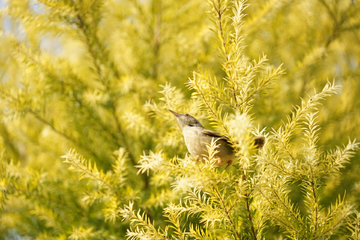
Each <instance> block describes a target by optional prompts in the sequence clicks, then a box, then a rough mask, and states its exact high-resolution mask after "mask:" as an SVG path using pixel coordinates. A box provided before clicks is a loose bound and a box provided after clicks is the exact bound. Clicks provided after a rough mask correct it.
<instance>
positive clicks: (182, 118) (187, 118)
mask: <svg viewBox="0 0 360 240" xmlns="http://www.w3.org/2000/svg"><path fill="white" fill-rule="evenodd" d="M169 111H170V112H171V113H172V114H174V116H175V117H176V120H177V122H178V124H179V127H180V128H181V130H183V129H184V128H192V127H201V128H203V125H201V123H200V122H199V121H198V120H197V119H196V118H194V117H193V116H191V115H189V114H187V113H177V112H174V111H172V110H170V109H169Z"/></svg>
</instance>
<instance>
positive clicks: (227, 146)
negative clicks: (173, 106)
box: [169, 110, 265, 169]
mask: <svg viewBox="0 0 360 240" xmlns="http://www.w3.org/2000/svg"><path fill="white" fill-rule="evenodd" d="M169 111H170V112H171V113H172V114H174V115H175V117H176V120H177V122H178V124H179V127H180V128H181V131H182V134H183V136H184V140H185V144H186V147H187V149H188V150H189V152H190V154H191V155H193V156H194V157H197V158H199V157H201V156H204V155H206V154H207V147H206V145H207V144H210V143H211V141H213V140H215V141H216V144H217V145H218V149H217V150H218V151H219V152H218V153H217V154H216V155H215V157H217V158H218V162H217V163H216V164H215V166H221V165H224V164H227V166H226V168H225V169H227V168H228V167H229V166H230V165H231V164H232V160H233V158H234V157H235V151H234V148H233V147H232V146H231V145H232V144H231V142H230V139H229V138H228V137H226V136H224V135H221V134H220V133H217V132H214V131H211V130H208V129H206V128H204V127H203V125H201V123H200V122H199V121H198V120H197V119H196V118H194V117H193V116H191V115H189V114H187V113H177V112H174V111H172V110H169ZM264 144H265V137H264V136H258V137H256V138H255V139H254V145H255V147H256V148H257V149H259V148H262V147H263V146H264Z"/></svg>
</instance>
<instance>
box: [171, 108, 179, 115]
mask: <svg viewBox="0 0 360 240" xmlns="http://www.w3.org/2000/svg"><path fill="white" fill-rule="evenodd" d="M169 111H170V112H171V113H172V114H174V115H175V117H180V113H177V112H174V111H173V110H170V109H169Z"/></svg>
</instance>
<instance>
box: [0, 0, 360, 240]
mask: <svg viewBox="0 0 360 240" xmlns="http://www.w3.org/2000/svg"><path fill="white" fill-rule="evenodd" d="M248 3H249V7H248V8H247V9H246V14H247V16H246V17H245V24H244V28H243V34H245V36H246V37H245V43H246V45H247V47H246V48H245V50H244V52H245V55H246V56H248V58H249V59H258V58H259V56H260V55H262V53H264V54H266V55H267V58H268V59H269V61H268V65H269V67H270V66H279V65H280V64H284V66H283V68H284V69H285V71H286V73H285V74H284V75H282V77H281V78H279V80H278V81H277V84H273V85H272V86H271V88H269V89H267V90H265V91H263V92H261V93H260V94H258V95H257V96H256V101H255V102H254V103H255V107H254V108H253V109H252V114H253V119H254V122H255V123H256V124H259V126H261V128H263V127H266V128H267V130H270V129H272V128H276V127H278V126H279V125H280V123H281V122H282V121H285V120H286V119H285V116H286V115H288V114H289V112H290V111H291V110H292V109H293V106H294V105H296V104H300V98H306V96H307V94H312V93H313V92H314V89H316V90H318V91H319V90H320V89H321V88H322V87H323V86H324V85H325V83H326V82H327V80H331V81H332V80H333V79H335V82H336V83H338V84H341V86H342V89H341V92H340V93H339V94H337V95H335V96H333V97H331V98H329V99H328V100H327V101H326V102H325V103H324V105H323V106H321V111H320V119H319V120H320V124H321V128H322V131H321V139H320V142H319V144H320V145H323V146H324V149H328V148H334V146H341V145H342V143H345V142H347V141H348V138H349V137H350V138H351V139H354V138H357V139H359V138H360V129H359V127H358V126H359V125H360V114H359V110H360V98H359V94H360V69H359V63H360V30H359V28H360V3H359V2H358V1H357V0H302V1H299V0H268V1H263V0H251V1H249V2H248ZM207 12H208V6H207V3H206V1H203V0H192V1H187V0H166V1H163V0H102V1H100V0H56V1H54V0H37V1H35V0H8V1H6V2H5V1H4V2H1V10H0V15H1V19H0V24H1V30H0V46H1V48H0V49H1V50H0V77H1V79H0V81H1V88H0V96H1V99H0V109H1V111H0V114H1V121H0V149H1V161H2V162H1V167H0V177H1V179H0V190H1V192H0V206H1V214H0V239H11V237H13V238H19V237H23V238H27V237H33V238H36V239H50V238H52V239H55V238H57V239H66V238H68V237H70V238H73V239H76V237H74V236H79V234H77V233H82V234H83V235H82V236H84V237H83V239H89V238H94V239H101V238H102V239H111V238H114V239H115V238H120V239H121V238H122V237H124V236H125V231H126V228H127V227H128V223H127V222H123V223H121V222H116V223H114V222H113V221H111V217H110V216H111V213H109V212H106V211H104V209H105V207H104V206H109V205H111V204H115V207H116V206H122V205H123V204H128V202H129V200H134V201H136V203H137V205H138V207H140V208H142V209H144V210H145V211H146V212H147V214H148V215H149V216H150V217H151V218H152V219H156V220H157V222H158V223H160V224H161V221H162V219H163V217H162V214H163V212H162V207H163V206H164V204H165V203H168V202H170V201H176V200H178V199H179V198H180V196H178V195H177V194H175V193H174V192H172V191H171V190H170V191H169V189H170V186H169V184H168V180H167V179H158V178H156V177H154V176H152V175H151V174H149V175H146V174H145V175H141V174H140V175H137V174H136V173H137V169H136V168H135V166H136V165H137V163H138V161H139V159H140V156H141V155H142V154H143V152H145V153H148V152H149V150H160V149H162V150H163V151H164V153H165V154H167V155H168V156H175V155H179V156H184V155H185V154H186V152H187V150H186V148H185V145H184V143H183V139H182V136H181V133H180V132H179V130H178V129H177V126H176V123H175V121H174V119H173V117H172V116H170V113H168V112H167V109H169V108H171V109H174V110H182V111H186V112H189V113H190V114H193V115H195V116H196V117H198V118H199V119H200V120H201V121H202V122H206V117H205V114H203V113H202V112H200V110H199V109H198V108H197V106H198V103H197V102H196V101H195V100H192V99H191V91H190V90H188V89H187V88H186V86H185V83H186V82H187V81H188V78H189V77H191V76H192V71H194V70H196V69H197V68H198V66H199V65H202V66H205V67H207V68H210V69H212V71H213V72H214V73H215V74H216V75H217V76H218V77H219V78H221V77H223V76H224V72H223V70H222V67H221V61H220V57H219V51H218V47H219V42H218V40H217V37H216V36H215V34H214V33H213V32H212V31H210V30H209V28H210V27H211V26H212V24H211V22H210V20H209V18H208V15H207ZM175 87H176V88H175ZM172 93H173V94H172ZM171 95H173V96H174V99H167V98H166V97H168V96H171ZM174 103H176V104H174ZM154 106H155V107H154ZM229 111H230V110H229ZM163 139H166V140H165V141H164V140H163ZM296 144H297V139H296V137H295V138H294V145H296ZM69 149H76V151H77V152H78V153H79V154H81V155H82V156H84V158H85V159H88V160H91V161H92V162H93V163H96V166H97V169H98V170H101V171H102V172H103V173H104V174H105V175H106V176H105V177H108V178H111V176H113V177H115V178H116V176H117V173H118V172H117V171H116V166H120V165H117V163H120V162H122V161H123V162H122V163H123V165H121V166H122V167H124V168H125V169H126V179H127V180H126V184H123V182H122V180H109V181H113V182H112V184H115V185H116V184H118V185H116V186H118V190H119V193H116V191H115V190H111V189H108V188H106V187H104V183H103V182H102V181H92V182H89V181H86V180H84V179H82V180H80V181H79V177H78V175H77V174H76V173H73V172H71V171H69V170H68V168H69V164H67V163H64V161H63V159H62V158H61V156H63V155H64V154H65V153H66V152H67V151H68V150H69ZM119 149H120V150H119ZM123 151H125V152H126V154H120V153H124V152H123ZM119 159H120V160H121V161H120V160H119ZM359 160H360V155H359V154H357V155H356V156H355V157H354V158H353V159H352V161H351V163H350V164H349V165H348V166H347V167H346V168H345V169H343V170H342V174H341V175H336V176H334V177H333V178H331V179H328V182H327V183H326V188H325V190H324V193H323V194H324V195H325V196H326V197H328V198H329V199H330V198H331V199H333V198H334V196H337V195H338V194H339V193H340V194H343V193H344V192H345V191H346V198H347V199H348V200H350V201H351V202H353V203H354V204H356V205H357V206H360V198H359V196H360V176H359V174H358V173H359V172H360V164H359ZM86 167H88V166H86V164H84V168H86ZM169 178H171V176H169ZM155 182H156V184H155ZM161 183H164V184H161ZM296 187H297V186H294V189H296ZM120 190H121V191H120ZM100 193H101V194H100ZM97 194H98V196H97ZM100 195H101V196H100ZM291 197H292V198H293V199H295V201H296V199H301V198H302V196H301V193H300V191H293V192H292V193H291ZM114 199H115V200H114ZM325 199H326V198H325ZM89 202H90V203H89ZM325 204H330V200H329V202H327V203H325ZM300 207H301V206H300ZM358 210H360V209H359V207H358ZM105 219H107V221H105ZM109 219H110V220H109ZM272 232H274V234H275V235H276V233H275V232H276V229H273V230H271V231H270V233H269V236H271V234H272ZM72 236H73V237H72ZM78 239H79V238H78Z"/></svg>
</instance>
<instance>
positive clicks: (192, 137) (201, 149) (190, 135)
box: [183, 128, 211, 156]
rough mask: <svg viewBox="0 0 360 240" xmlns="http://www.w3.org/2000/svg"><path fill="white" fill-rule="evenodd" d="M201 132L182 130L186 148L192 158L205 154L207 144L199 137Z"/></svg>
mask: <svg viewBox="0 0 360 240" xmlns="http://www.w3.org/2000/svg"><path fill="white" fill-rule="evenodd" d="M201 130H202V129H197V128H184V129H183V135H184V140H185V144H186V147H187V149H188V150H189V152H190V154H191V155H193V156H201V155H203V154H205V153H206V144H207V143H208V142H207V141H206V139H204V138H203V137H202V136H201ZM210 141H211V140H210Z"/></svg>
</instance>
